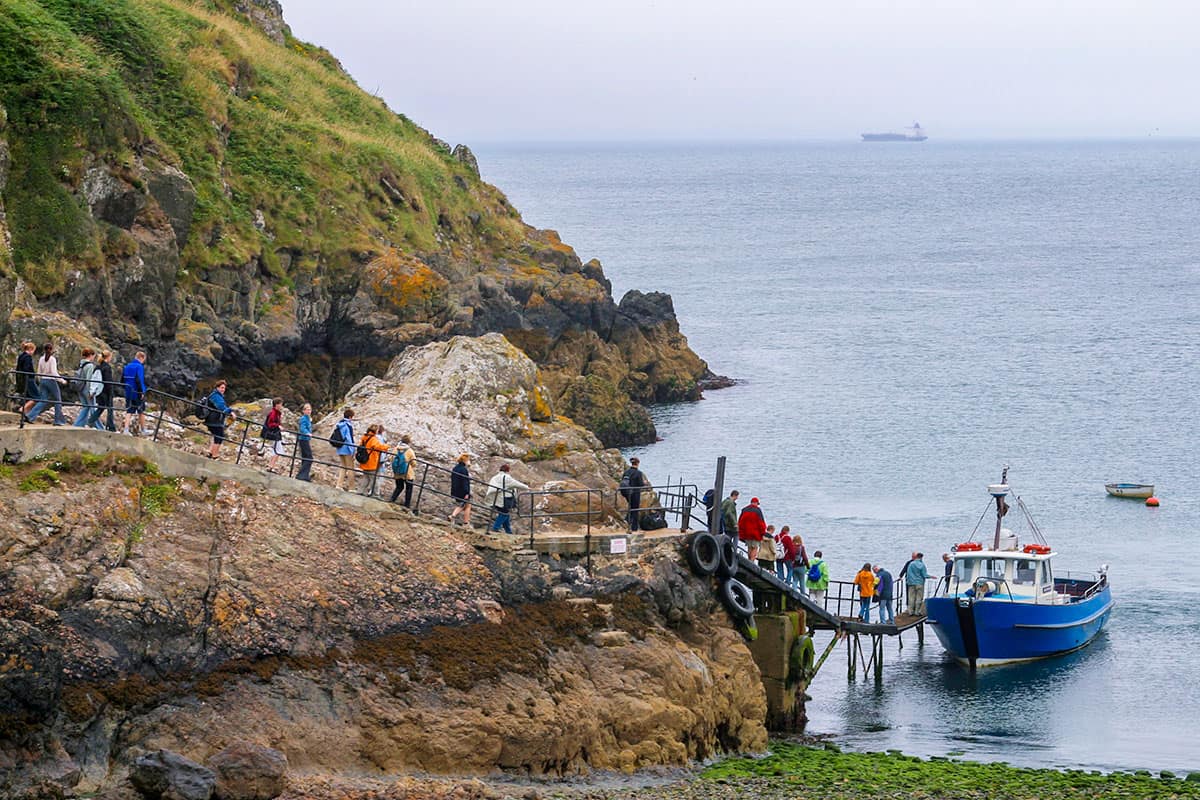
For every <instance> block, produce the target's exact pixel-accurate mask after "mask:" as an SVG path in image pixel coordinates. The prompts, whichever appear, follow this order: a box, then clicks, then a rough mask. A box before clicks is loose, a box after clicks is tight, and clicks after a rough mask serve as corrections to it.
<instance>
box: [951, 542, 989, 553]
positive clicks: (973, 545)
mask: <svg viewBox="0 0 1200 800" xmlns="http://www.w3.org/2000/svg"><path fill="white" fill-rule="evenodd" d="M982 549H983V545H982V544H980V543H979V542H962V543H961V544H957V545H955V546H954V550H955V552H958V553H961V552H962V551H964V550H982Z"/></svg>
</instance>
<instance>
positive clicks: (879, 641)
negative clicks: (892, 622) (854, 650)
mask: <svg viewBox="0 0 1200 800" xmlns="http://www.w3.org/2000/svg"><path fill="white" fill-rule="evenodd" d="M871 638H872V639H874V640H875V641H874V642H872V644H871V649H872V650H873V651H874V652H872V653H871V660H872V661H874V662H875V682H876V683H879V682H881V681H882V680H883V634H879V633H877V634H874V635H873V636H872V637H871Z"/></svg>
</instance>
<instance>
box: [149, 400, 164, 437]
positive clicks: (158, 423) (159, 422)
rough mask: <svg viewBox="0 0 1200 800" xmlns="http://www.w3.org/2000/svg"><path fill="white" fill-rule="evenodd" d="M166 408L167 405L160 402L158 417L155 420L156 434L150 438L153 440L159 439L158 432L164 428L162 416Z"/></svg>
mask: <svg viewBox="0 0 1200 800" xmlns="http://www.w3.org/2000/svg"><path fill="white" fill-rule="evenodd" d="M166 410H167V409H166V407H165V406H164V405H163V404H162V403H159V404H158V418H157V419H156V420H155V421H154V436H153V437H151V439H150V441H152V442H157V441H158V432H159V430H161V429H162V418H163V414H164V413H166Z"/></svg>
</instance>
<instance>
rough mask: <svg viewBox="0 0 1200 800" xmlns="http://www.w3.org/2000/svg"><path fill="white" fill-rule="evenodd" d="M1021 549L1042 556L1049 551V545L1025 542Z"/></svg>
mask: <svg viewBox="0 0 1200 800" xmlns="http://www.w3.org/2000/svg"><path fill="white" fill-rule="evenodd" d="M1023 549H1024V550H1025V552H1026V553H1029V554H1030V555H1039V556H1044V555H1049V553H1050V545H1048V544H1027V545H1025V547H1024V548H1023Z"/></svg>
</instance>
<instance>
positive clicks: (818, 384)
mask: <svg viewBox="0 0 1200 800" xmlns="http://www.w3.org/2000/svg"><path fill="white" fill-rule="evenodd" d="M478 151H479V154H480V156H481V157H480V163H481V165H482V167H483V170H484V175H485V177H486V178H487V179H489V180H491V181H493V182H495V183H496V184H498V185H499V186H501V187H503V188H504V189H505V191H506V192H507V193H508V195H509V197H510V199H511V200H512V201H513V202H514V203H515V205H516V206H517V207H518V208H521V209H522V210H523V211H524V213H525V217H526V219H527V220H528V221H529V222H531V223H532V224H535V225H538V226H542V227H553V228H556V229H557V230H559V231H560V233H561V234H562V235H563V238H564V240H565V241H567V242H570V243H571V244H572V245H574V246H575V247H576V248H577V249H578V251H579V253H580V255H581V256H583V257H584V258H585V259H586V258H590V257H599V258H600V259H601V261H602V262H603V263H604V265H605V269H606V271H607V273H608V275H609V276H610V277H611V278H612V280H613V283H614V288H615V290H616V291H617V292H618V293H620V292H621V291H624V290H625V289H627V288H630V287H638V288H643V289H658V290H663V291H667V292H670V293H671V294H672V295H673V296H674V298H675V307H676V310H677V312H678V315H679V319H680V323H681V325H682V327H683V330H684V332H685V333H686V334H687V336H688V338H689V340H690V342H691V344H692V346H693V347H694V348H695V349H696V350H697V351H698V352H699V353H700V354H701V355H702V356H703V357H705V358H706V359H707V360H708V361H709V363H710V365H711V366H712V367H713V369H714V370H716V371H717V372H720V373H723V374H726V375H730V376H732V377H735V378H737V379H739V380H740V381H741V383H740V384H739V385H738V386H736V387H735V388H732V389H727V390H723V391H719V392H710V393H709V396H708V398H706V399H705V400H703V401H702V402H699V403H695V404H688V405H681V406H673V407H667V408H660V409H656V411H655V416H656V420H657V422H658V424H659V429H660V435H661V436H662V437H663V441H662V442H660V443H658V444H655V445H652V446H650V447H645V448H639V449H637V450H635V451H630V454H632V453H633V452H636V453H637V454H638V455H640V456H641V458H642V466H643V469H645V470H646V471H647V473H648V474H649V476H650V477H651V478H652V479H653V480H655V481H663V480H665V479H666V478H667V476H668V475H670V476H672V477H678V476H684V478H685V479H687V480H689V481H692V482H695V483H697V484H701V485H704V484H706V483H708V484H711V480H712V472H713V467H714V463H715V459H716V457H717V456H718V455H721V454H725V455H728V456H729V478H728V482H727V484H726V485H727V486H731V487H733V488H738V489H740V490H741V491H742V495H743V498H744V499H748V498H749V496H750V495H757V496H759V497H760V498H761V499H762V504H763V507H764V509H765V511H766V514H767V518H768V521H772V522H776V523H780V524H782V523H788V524H790V525H792V527H793V528H794V529H795V528H798V529H799V530H800V531H801V532H802V534H803V536H804V539H805V541H806V543H807V544H808V547H809V550H810V552H811V551H812V550H813V549H822V550H823V551H824V552H825V554H826V559H827V560H828V561H829V562H830V564H831V567H832V571H833V573H834V576H835V577H841V578H842V579H846V580H849V579H850V578H851V577H852V576H853V574H854V572H855V570H856V569H857V567H858V566H860V565H861V564H862V563H863V562H864V561H867V560H871V561H883V562H886V563H889V564H890V565H891V566H892V569H893V571H896V570H898V569H899V567H900V566H901V564H902V563H903V562H904V560H905V557H906V554H907V553H908V551H909V550H912V549H921V550H923V551H924V552H926V553H928V554H934V558H933V559H930V562H931V567H932V568H933V569H936V565H935V564H933V561H935V560H936V554H939V553H941V552H943V551H945V550H947V549H948V547H949V545H950V544H951V543H953V542H956V541H961V540H963V539H964V538H965V537H966V535H967V534H968V533H969V532H970V531H971V529H972V528H973V526H974V525H975V522H976V520H977V519H978V517H979V515H980V513H981V512H982V511H983V510H984V507H985V505H986V503H987V501H988V497H987V495H986V493H985V485H986V484H987V483H990V482H995V481H996V480H998V479H999V476H1000V469H1001V467H1002V465H1004V464H1010V465H1011V466H1012V470H1011V473H1010V481H1011V482H1012V483H1013V485H1014V487H1015V488H1016V490H1017V491H1018V493H1019V494H1021V495H1022V496H1023V498H1024V499H1025V502H1026V503H1027V505H1028V506H1029V507H1030V508H1031V510H1032V511H1033V513H1034V515H1035V518H1036V519H1037V521H1038V522H1039V523H1040V525H1041V527H1042V529H1043V531H1044V532H1045V533H1046V536H1047V538H1048V539H1049V541H1050V542H1051V544H1052V545H1054V546H1055V548H1056V550H1058V551H1059V552H1060V553H1061V554H1062V555H1061V556H1060V557H1059V558H1058V560H1057V562H1056V563H1057V565H1058V569H1059V570H1060V571H1061V570H1063V569H1067V568H1072V567H1073V568H1077V569H1095V568H1096V567H1097V566H1099V565H1100V564H1110V565H1111V580H1112V585H1113V591H1114V594H1115V597H1116V600H1117V602H1118V607H1117V610H1116V613H1115V615H1114V616H1113V618H1112V620H1111V623H1110V624H1109V626H1108V628H1107V629H1106V631H1105V632H1104V633H1103V634H1102V635H1101V636H1100V638H1099V639H1097V640H1096V641H1095V642H1094V644H1093V645H1092V646H1091V647H1089V648H1087V649H1086V650H1084V651H1081V652H1079V653H1076V654H1073V655H1071V656H1069V657H1066V658H1062V659H1058V660H1054V661H1050V662H1043V663H1040V664H1034V665H1027V666H1017V667H1002V668H994V669H989V670H985V671H982V672H980V673H979V674H978V675H977V676H974V677H973V676H970V675H969V674H967V673H966V672H965V671H964V670H963V669H962V668H960V667H958V666H957V665H956V664H954V663H953V662H951V661H950V660H949V659H948V658H947V657H946V656H945V655H944V654H943V653H942V651H941V648H940V646H939V645H938V643H937V640H936V638H935V637H933V636H932V634H931V635H930V636H929V637H928V639H927V642H926V645H925V647H924V648H923V649H918V648H917V647H916V642H915V639H910V640H908V641H906V643H905V647H904V648H903V650H897V649H896V646H895V642H894V641H893V642H892V643H891V644H890V649H889V650H888V652H887V667H886V676H885V680H884V682H883V685H882V686H876V685H875V683H874V681H873V680H870V679H864V678H862V677H861V673H860V677H859V679H858V681H857V682H849V681H848V680H847V677H846V659H845V655H844V650H839V651H838V652H837V653H836V654H835V655H833V656H831V658H830V660H829V662H827V664H826V665H825V667H824V668H823V670H822V672H821V673H820V674H819V676H818V677H817V680H816V681H815V684H814V686H813V688H812V689H811V692H812V694H813V695H814V696H815V697H816V699H815V700H814V701H813V702H812V703H810V704H809V714H810V717H811V722H810V726H809V730H810V731H811V732H821V733H835V734H837V735H839V736H840V737H841V739H842V741H844V742H846V743H849V744H850V745H852V746H854V747H858V748H861V749H869V750H882V749H885V748H899V749H902V750H904V751H906V752H909V753H916V754H947V753H963V754H964V755H965V757H968V758H976V759H987V760H1004V761H1009V762H1011V763H1016V764H1030V765H1071V766H1087V767H1096V768H1104V769H1115V768H1140V767H1147V768H1152V769H1172V770H1180V769H1200V747H1198V746H1197V744H1196V741H1197V733H1196V730H1197V728H1196V721H1197V720H1198V719H1200V668H1198V666H1200V458H1197V446H1198V445H1200V414H1198V413H1197V412H1198V408H1197V405H1198V404H1197V397H1198V396H1200V379H1198V376H1197V369H1200V359H1197V348H1198V344H1200V222H1198V221H1200V143H1198V142H1156V141H1146V142H1124V143H1117V142H1114V143H1032V144H1031V143H1021V144H1016V143H978V144H966V143H963V144H957V143H956V144H949V143H938V142H928V143H926V144H924V145H916V146H914V145H903V144H901V145H880V144H876V145H864V144H858V143H844V144H804V145H778V146H770V145H728V146H724V145H721V146H718V145H705V146H688V145H670V146H668V145H652V146H620V147H582V146H571V147H566V146H563V147H550V146H536V147H511V146H506V147H503V148H500V147H494V148H489V147H481V148H478ZM1108 481H1139V482H1143V481H1144V482H1153V483H1155V484H1156V485H1157V487H1158V494H1159V496H1160V497H1161V498H1162V503H1163V504H1162V507H1161V508H1159V509H1157V510H1154V509H1149V508H1146V507H1144V506H1143V505H1141V504H1140V503H1138V502H1136V501H1122V500H1116V499H1111V498H1108V497H1107V496H1106V495H1105V493H1104V489H1103V484H1104V483H1105V482H1108ZM823 643H824V639H820V640H819V641H818V646H820V645H822V644H823Z"/></svg>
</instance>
